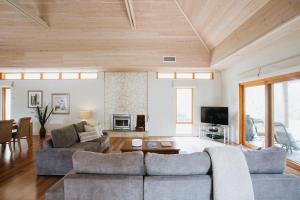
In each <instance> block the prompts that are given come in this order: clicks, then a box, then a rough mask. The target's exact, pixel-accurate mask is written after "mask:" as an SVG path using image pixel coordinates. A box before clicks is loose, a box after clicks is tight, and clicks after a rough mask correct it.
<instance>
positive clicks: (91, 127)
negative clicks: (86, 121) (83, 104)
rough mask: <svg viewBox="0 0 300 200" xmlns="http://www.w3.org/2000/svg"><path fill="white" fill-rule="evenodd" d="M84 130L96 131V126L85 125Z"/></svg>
mask: <svg viewBox="0 0 300 200" xmlns="http://www.w3.org/2000/svg"><path fill="white" fill-rule="evenodd" d="M84 130H85V131H86V132H90V131H96V128H95V127H93V126H90V125H84Z"/></svg>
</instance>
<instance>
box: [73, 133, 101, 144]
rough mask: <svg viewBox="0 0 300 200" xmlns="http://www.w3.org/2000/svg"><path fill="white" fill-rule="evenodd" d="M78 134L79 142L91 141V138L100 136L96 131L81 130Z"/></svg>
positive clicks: (94, 138)
mask: <svg viewBox="0 0 300 200" xmlns="http://www.w3.org/2000/svg"><path fill="white" fill-rule="evenodd" d="M78 135H79V138H80V142H88V141H93V140H96V139H98V138H100V136H99V134H98V133H97V131H88V132H81V133H79V134H78Z"/></svg>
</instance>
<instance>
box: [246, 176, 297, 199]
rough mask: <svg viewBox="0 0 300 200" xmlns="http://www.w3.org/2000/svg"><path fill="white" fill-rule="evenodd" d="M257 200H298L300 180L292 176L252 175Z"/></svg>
mask: <svg viewBox="0 0 300 200" xmlns="http://www.w3.org/2000/svg"><path fill="white" fill-rule="evenodd" d="M251 179H252V184H253V191H254V197H255V200H266V199H267V200H269V199H270V200H280V199H284V200H296V199H299V197H300V181H299V178H298V177H296V176H294V175H292V174H251Z"/></svg>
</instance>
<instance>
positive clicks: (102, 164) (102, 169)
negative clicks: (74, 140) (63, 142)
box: [73, 151, 144, 175]
mask: <svg viewBox="0 0 300 200" xmlns="http://www.w3.org/2000/svg"><path fill="white" fill-rule="evenodd" d="M73 167H74V170H75V171H76V172H78V173H93V174H119V175H143V174H144V154H143V152H141V151H136V152H128V153H112V154H102V153H93V152H83V151H78V152H76V153H74V154H73Z"/></svg>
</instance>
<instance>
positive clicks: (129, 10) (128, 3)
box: [124, 0, 136, 30]
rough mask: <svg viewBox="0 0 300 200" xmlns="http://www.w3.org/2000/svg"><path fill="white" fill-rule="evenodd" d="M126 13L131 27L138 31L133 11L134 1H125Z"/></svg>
mask: <svg viewBox="0 0 300 200" xmlns="http://www.w3.org/2000/svg"><path fill="white" fill-rule="evenodd" d="M124 3H125V6H126V11H127V15H128V19H129V23H130V25H131V28H132V29H134V30H136V22H135V14H134V10H133V3H132V0H124Z"/></svg>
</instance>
